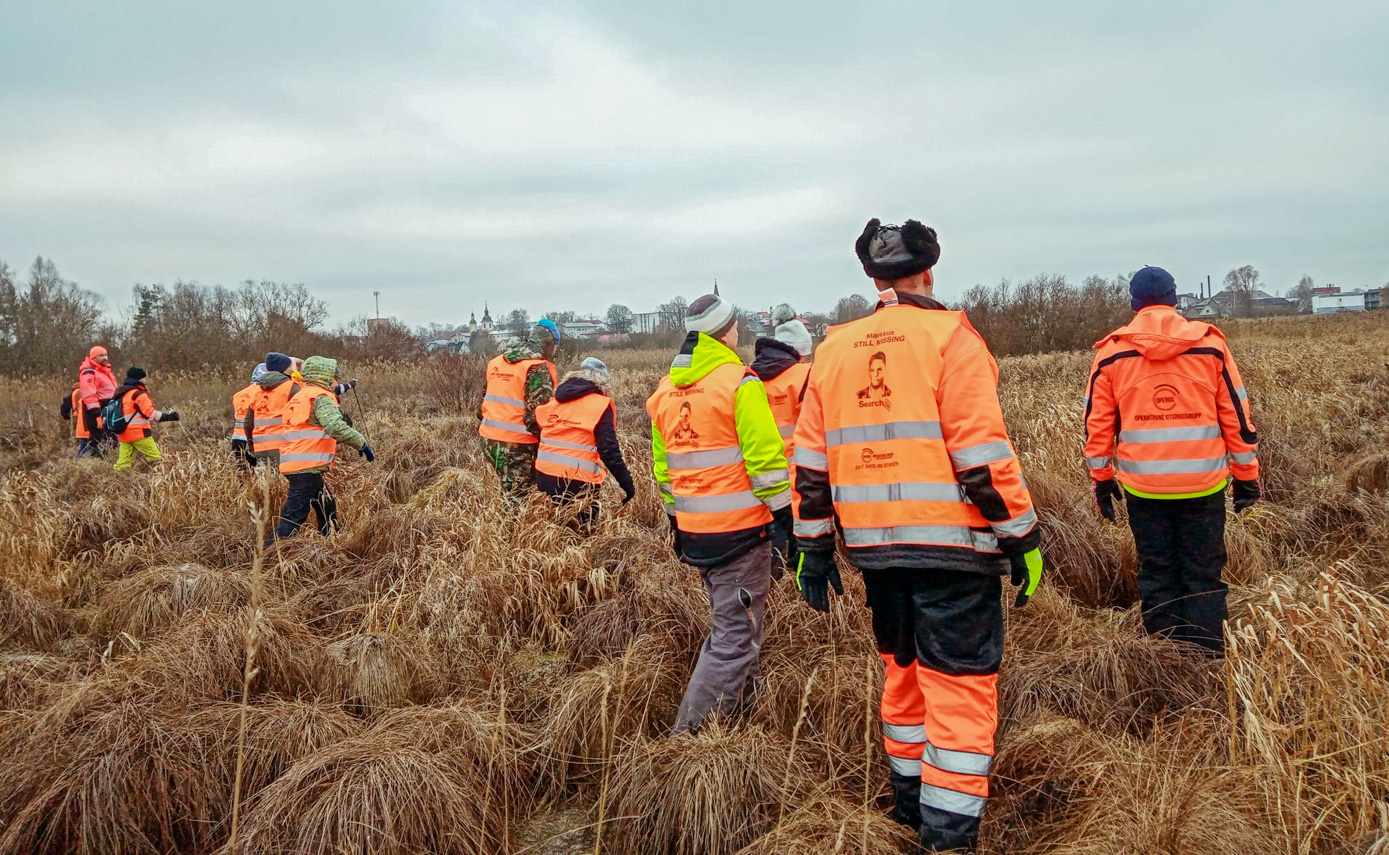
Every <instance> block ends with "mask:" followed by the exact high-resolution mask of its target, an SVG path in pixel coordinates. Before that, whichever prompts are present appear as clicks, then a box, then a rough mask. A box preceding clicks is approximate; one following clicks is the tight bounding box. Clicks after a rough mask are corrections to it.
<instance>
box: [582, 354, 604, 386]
mask: <svg viewBox="0 0 1389 855" xmlns="http://www.w3.org/2000/svg"><path fill="white" fill-rule="evenodd" d="M579 368H581V369H583V370H584V371H592V372H593V373H594V374H597V375H598V376H599V377H602V378H603V382H604V383H606V382H608V380H609V379H611V375H609V374H608V366H607V365H606V364H605V363H604V362H603V360H601V359H599V358H598V357H596V356H590V357H588V358H587V359H585V360H584V361H583V362H580V363H579Z"/></svg>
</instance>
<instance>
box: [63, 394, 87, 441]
mask: <svg viewBox="0 0 1389 855" xmlns="http://www.w3.org/2000/svg"><path fill="white" fill-rule="evenodd" d="M68 400H70V401H71V402H72V430H73V433H74V434H76V436H77V438H78V439H91V438H92V432H91V431H89V430H87V420H86V419H84V418H82V387H81V386H79V387H77V388H76V389H73V390H72V396H71V397H70V398H69V399H68Z"/></svg>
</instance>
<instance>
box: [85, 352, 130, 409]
mask: <svg viewBox="0 0 1389 855" xmlns="http://www.w3.org/2000/svg"><path fill="white" fill-rule="evenodd" d="M77 384H78V388H79V389H81V390H82V407H83V409H87V410H96V409H100V408H101V405H102V404H104V403H106V402H107V401H109V400H111V398H112V397H113V396H115V394H116V388H117V387H118V386H120V383H118V382H116V373H115V372H114V371H112V370H111V366H109V365H98V364H97V363H96V362H94V361H92V358H91V357H87V358H86V359H84V360H82V367H81V368H80V369H78V372H77Z"/></svg>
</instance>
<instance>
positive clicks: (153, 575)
mask: <svg viewBox="0 0 1389 855" xmlns="http://www.w3.org/2000/svg"><path fill="white" fill-rule="evenodd" d="M249 597H250V583H249V582H248V581H247V579H246V577H245V576H243V575H241V574H239V573H234V572H231V571H227V570H212V569H209V568H207V567H204V566H202V565H200V564H179V565H176V566H172V567H170V566H166V567H152V568H150V569H148V570H143V571H140V572H138V573H136V574H135V575H133V576H129V577H127V578H124V579H118V580H116V581H114V582H111V583H110V584H109V585H108V586H107V587H106V588H105V590H103V591H102V592H101V594H100V596H99V598H98V602H97V612H96V618H95V620H94V622H93V625H92V631H93V632H94V633H95V634H96V635H97V636H98V637H99V638H101V639H104V640H108V641H109V640H111V639H114V638H116V637H118V636H122V635H123V636H127V637H128V638H129V639H130V640H133V641H141V640H143V639H146V638H150V637H151V636H153V635H155V634H157V633H159V632H161V631H163V630H164V629H165V628H167V627H170V626H172V625H173V624H175V623H176V622H177V621H178V620H179V618H181V617H183V616H184V615H185V614H187V613H189V612H195V611H205V610H214V611H221V612H228V611H231V610H233V609H236V608H238V607H240V606H243V605H245V604H246V602H247V600H248V599H249Z"/></svg>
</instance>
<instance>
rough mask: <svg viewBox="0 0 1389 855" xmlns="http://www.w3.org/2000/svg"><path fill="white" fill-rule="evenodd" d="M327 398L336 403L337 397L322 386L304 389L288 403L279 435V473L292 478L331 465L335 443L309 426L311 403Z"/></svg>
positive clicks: (329, 437) (321, 431) (311, 410)
mask: <svg viewBox="0 0 1389 855" xmlns="http://www.w3.org/2000/svg"><path fill="white" fill-rule="evenodd" d="M323 395H328V396H330V397H332V399H333V402H334V403H337V400H338V396H337V395H334V394H333V393H332V392H331V391H330V390H328V389H324V388H323V387H322V386H305V387H303V388H301V389H300V390H299V391H298V392H296V393H294V397H292V398H290V399H289V406H288V407H286V409H285V422H286V428H287V429H286V430H285V432H284V433H283V434H281V435H280V439H281V441H282V442H283V445H281V446H280V473H281V474H283V475H293V474H294V473H295V472H304V471H306V470H309V469H314V468H316V467H319V466H329V467H331V466H332V465H333V458H334V455H336V454H337V451H338V441H337V440H336V439H333V438H332V437H331V436H329V435H328V433H327V431H325V430H324V429H323V428H321V427H319V426H318V425H313V424H309V417H310V416H312V415H313V402H314V400H315V399H317V398H319V397H320V396H323Z"/></svg>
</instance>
